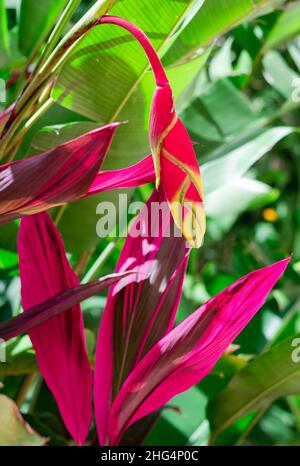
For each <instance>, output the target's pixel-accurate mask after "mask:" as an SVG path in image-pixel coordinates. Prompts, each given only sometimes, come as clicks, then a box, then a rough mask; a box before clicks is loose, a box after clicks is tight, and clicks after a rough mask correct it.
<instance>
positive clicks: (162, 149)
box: [98, 16, 206, 247]
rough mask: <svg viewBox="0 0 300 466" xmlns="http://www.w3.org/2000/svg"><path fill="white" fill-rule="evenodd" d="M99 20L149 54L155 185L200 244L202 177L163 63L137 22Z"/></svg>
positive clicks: (178, 221)
mask: <svg viewBox="0 0 300 466" xmlns="http://www.w3.org/2000/svg"><path fill="white" fill-rule="evenodd" d="M98 22H99V23H100V24H115V25H117V26H120V27H122V28H124V29H126V30H127V31H129V32H130V33H131V34H132V35H133V36H134V37H135V38H136V39H137V40H138V41H139V43H140V44H141V46H142V47H143V49H144V51H145V53H146V55H147V57H148V60H149V63H150V65H151V67H152V70H153V74H154V78H155V83H156V90H155V92H154V96H153V100H152V106H151V113H150V125H149V136H150V146H151V151H152V156H153V162H154V168H155V175H156V187H157V188H158V187H159V185H160V183H161V184H162V186H163V189H164V193H165V196H166V199H167V201H168V203H169V206H170V210H171V213H172V216H173V219H174V222H175V224H176V225H177V227H178V228H179V229H180V230H182V232H183V235H184V236H185V238H186V239H187V240H188V241H189V243H190V244H191V246H193V247H200V246H201V244H202V241H203V236H204V233H205V228H206V220H205V210H204V204H203V199H204V192H203V185H202V179H201V175H200V170H199V166H198V162H197V157H196V154H195V151H194V148H193V144H192V142H191V140H190V137H189V135H188V132H187V130H186V128H185V127H184V125H183V123H182V122H181V120H180V119H179V118H178V116H177V114H176V111H175V103H174V99H173V94H172V89H171V87H170V84H169V81H168V77H167V75H166V73H165V70H164V68H163V66H162V63H161V62H160V59H159V57H158V55H157V53H156V51H155V49H154V48H153V46H152V44H151V43H150V41H149V39H148V37H147V36H146V35H145V34H144V33H143V31H141V30H140V29H139V28H138V27H137V26H135V25H134V24H132V23H130V22H129V21H127V20H125V19H124V18H119V17H116V16H104V17H102V18H101V19H100V20H99V21H98Z"/></svg>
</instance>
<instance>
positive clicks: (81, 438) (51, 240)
mask: <svg viewBox="0 0 300 466" xmlns="http://www.w3.org/2000/svg"><path fill="white" fill-rule="evenodd" d="M18 253H19V265H20V278H21V297H22V306H23V309H24V311H25V312H24V316H26V314H27V311H26V310H27V309H30V308H31V307H32V306H37V305H39V304H40V303H42V302H43V301H45V300H47V299H49V298H51V297H53V296H55V295H56V294H57V293H60V292H62V291H64V290H65V289H67V288H70V287H74V286H78V285H79V282H78V278H77V277H76V275H75V273H74V272H73V270H72V268H71V267H70V265H69V262H68V260H67V257H66V254H65V250H64V245H63V241H62V238H61V236H60V234H59V231H58V230H57V228H56V227H55V225H54V223H53V222H52V220H51V218H50V216H49V215H48V214H47V213H46V212H43V213H40V214H37V215H32V216H30V217H28V218H26V219H23V220H21V226H20V232H19V236H18ZM29 336H30V339H31V341H32V345H33V347H34V349H35V352H36V357H37V361H38V364H39V368H40V370H41V373H42V374H43V376H44V378H45V381H46V383H47V385H48V387H49V389H50V390H51V392H52V393H53V396H54V398H55V399H56V401H57V404H58V407H59V410H60V412H61V415H62V418H63V420H64V423H65V425H66V427H67V428H68V430H69V432H70V434H71V435H72V437H73V438H74V440H75V441H76V442H77V443H78V444H81V445H82V444H83V443H84V442H85V439H86V437H87V434H88V431H89V427H90V424H91V421H92V409H91V403H92V371H91V368H90V364H89V360H88V354H87V349H86V342H85V336H84V326H83V319H82V313H81V309H80V306H79V305H78V304H76V305H74V306H72V307H70V308H69V309H68V310H66V311H65V312H64V313H61V314H59V315H56V316H54V317H52V319H50V320H48V321H47V322H44V323H42V324H40V325H39V326H38V327H36V328H32V329H31V330H30V331H29ZM74 387H76V389H74Z"/></svg>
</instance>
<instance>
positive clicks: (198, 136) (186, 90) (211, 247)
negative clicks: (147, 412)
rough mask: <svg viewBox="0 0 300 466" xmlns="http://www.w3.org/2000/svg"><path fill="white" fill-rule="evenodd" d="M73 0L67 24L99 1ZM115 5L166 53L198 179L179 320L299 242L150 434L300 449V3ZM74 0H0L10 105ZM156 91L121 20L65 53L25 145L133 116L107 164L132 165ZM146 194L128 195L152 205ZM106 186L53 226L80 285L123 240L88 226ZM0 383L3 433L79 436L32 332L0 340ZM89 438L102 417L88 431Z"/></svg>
mask: <svg viewBox="0 0 300 466" xmlns="http://www.w3.org/2000/svg"><path fill="white" fill-rule="evenodd" d="M70 3H72V4H73V9H74V13H73V16H72V18H71V20H69V21H68V23H67V24H66V26H65V32H67V31H68V30H69V29H70V28H71V27H72V25H73V24H75V23H76V21H79V20H81V18H82V17H83V15H84V14H85V13H86V12H87V11H88V9H89V8H90V7H92V6H93V5H94V4H95V3H97V4H98V3H99V1H98V2H94V1H87V0H85V1H79V0H78V1H77V2H76V1H75V2H74V1H73V2H70ZM111 3H114V5H113V6H112V8H111V10H110V13H111V14H115V15H119V16H123V17H125V18H127V19H129V20H131V21H133V22H134V23H136V24H137V25H138V26H140V27H141V28H142V29H143V30H144V31H145V33H146V34H147V35H148V36H149V38H150V39H151V41H152V43H153V45H154V46H155V47H156V49H157V50H158V51H159V54H160V56H161V58H162V60H163V63H164V65H165V66H166V70H167V73H168V76H169V78H170V80H171V83H172V86H173V89H174V94H175V96H176V100H177V108H178V111H179V114H180V116H181V117H182V119H183V121H184V123H185V124H186V126H187V128H188V130H189V133H190V135H191V137H192V139H193V141H195V143H196V145H195V148H196V151H197V155H198V156H199V163H200V166H201V169H202V174H203V178H204V186H205V191H206V206H207V215H208V232H207V234H206V238H205V243H204V246H203V247H202V248H201V249H200V250H193V251H192V254H191V258H190V263H189V268H188V274H187V277H186V280H185V284H184V294H183V299H182V301H181V304H180V309H179V312H178V321H180V320H182V319H183V318H185V317H186V316H187V315H188V314H190V313H191V312H192V311H193V310H194V309H195V308H196V307H198V306H199V305H200V304H201V303H203V302H204V301H205V300H207V299H208V298H210V297H211V296H213V295H215V294H216V293H218V292H219V291H221V290H222V289H224V288H225V287H226V286H228V285H229V284H230V283H232V282H233V281H234V280H236V279H238V278H239V277H240V276H242V275H244V274H246V273H248V272H250V271H251V270H253V269H255V268H259V267H262V266H265V265H267V264H270V263H272V262H275V261H276V260H279V259H281V258H283V257H286V256H287V255H289V254H290V253H292V254H293V261H292V265H291V266H290V267H289V268H288V270H287V272H286V274H285V276H284V278H283V279H281V281H280V282H279V284H278V285H277V287H276V288H275V289H274V290H273V292H272V293H271V295H270V296H269V299H268V301H267V303H266V304H265V306H264V307H263V309H262V310H261V311H260V312H259V313H258V314H257V316H256V317H255V318H254V319H253V320H252V322H251V323H250V324H249V325H248V326H247V328H246V329H245V330H244V332H243V333H242V334H241V335H240V337H239V338H238V340H237V341H236V345H237V346H236V347H234V348H233V352H231V353H228V354H226V355H224V356H223V357H222V358H221V359H220V361H219V362H218V363H217V365H216V367H215V368H214V369H213V371H212V372H211V374H210V375H209V376H208V377H207V378H206V379H205V380H204V381H202V382H201V383H200V384H199V385H198V386H197V387H194V388H192V389H191V390H189V391H187V392H186V393H183V394H182V395H179V396H178V397H176V398H175V399H173V400H172V401H171V402H170V403H169V405H168V406H167V407H166V408H165V409H163V410H162V412H161V413H160V417H159V419H158V420H157V421H156V423H155V424H154V426H153V427H152V428H151V429H150V431H149V433H148V435H147V437H146V440H145V444H147V445H151V444H152V445H207V444H208V443H209V442H210V443H216V444H220V445H248V444H250V445H261V444H267V445H278V444H279V445H283V444H284V445H297V444H298V445H299V444H300V362H299V363H298V364H297V363H293V362H292V361H291V353H292V349H293V347H292V342H293V340H294V338H295V335H297V333H298V332H300V297H299V283H300V203H299V198H300V170H299V168H300V138H299V126H300V110H299V107H300V36H299V32H300V1H275V0H273V1H272V0H190V1H189V0H184V1H183V0H180V1H179V0H139V1H136V0H116V1H115V2H111ZM67 4H68V2H67V1H66V0H43V1H40V0H22V1H18V0H7V1H4V0H0V78H2V80H3V81H0V95H1V97H3V98H2V99H0V100H2V101H3V102H2V104H0V105H2V108H5V107H7V106H8V105H9V104H10V103H12V102H13V101H14V100H15V99H16V96H17V94H18V92H19V91H20V89H21V88H22V86H23V85H24V82H25V79H26V76H28V74H29V73H30V72H31V70H32V68H33V67H34V63H35V61H36V58H37V57H38V56H39V55H40V53H41V50H43V48H44V47H45V43H47V39H48V37H49V34H50V33H51V30H52V28H53V26H54V25H55V23H56V22H57V19H58V17H59V16H60V15H61V12H62V11H63V8H64V7H65V6H66V5H67ZM4 83H6V87H7V90H6V99H5V98H4V97H5V88H4V87H5V86H4ZM153 89H154V83H153V78H152V74H151V72H150V71H149V70H148V68H147V62H146V59H145V56H144V54H143V52H142V50H141V48H140V46H139V45H138V44H137V43H136V42H134V41H133V40H132V38H129V36H128V34H127V33H126V32H124V31H122V30H121V31H120V29H118V28H115V27H109V26H103V27H102V26H101V27H98V28H95V29H94V30H93V31H91V32H90V33H89V34H87V35H86V36H85V37H84V39H83V40H82V41H81V42H80V43H79V44H78V45H76V47H75V48H74V49H73V50H72V52H71V54H70V56H69V59H68V61H67V62H66V63H65V64H64V66H63V68H62V69H61V72H60V74H59V76H58V78H57V79H56V81H55V86H54V88H53V91H52V99H53V101H52V105H51V107H50V108H49V109H48V110H47V111H46V112H45V113H44V114H43V115H42V117H41V118H40V119H39V120H38V121H36V122H34V124H33V125H32V127H31V128H30V130H29V132H28V133H27V135H26V137H25V139H24V141H23V144H22V146H21V147H20V149H19V152H18V157H20V158H22V157H24V156H26V155H32V154H36V153H40V152H41V151H43V150H46V149H48V148H50V147H54V146H56V145H57V144H58V143H60V142H62V141H65V140H69V139H72V137H74V136H75V135H79V134H83V133H84V132H86V131H88V130H89V129H91V128H94V127H95V126H99V125H101V124H105V123H108V122H110V121H113V120H121V121H122V120H124V121H128V124H126V125H122V126H121V128H120V129H119V130H118V133H117V135H116V139H115V140H114V142H113V146H112V149H111V151H110V153H109V155H108V157H107V161H106V162H105V168H118V167H121V166H126V165H129V164H131V163H134V162H135V161H137V160H139V159H141V158H142V157H144V156H145V155H147V154H148V153H149V144H148V139H147V124H148V114H149V106H150V102H151V96H152V93H153ZM0 109H1V107H0ZM151 190H152V187H151V186H145V187H142V188H139V189H137V190H135V191H134V192H130V193H129V195H130V197H131V198H134V199H136V200H142V201H145V200H146V199H147V198H148V196H149V194H150V193H151ZM113 196H116V195H115V194H113V193H108V194H106V195H105V197H104V196H103V195H101V196H97V198H96V199H95V198H90V199H88V200H85V201H81V202H78V203H75V204H73V205H71V206H68V208H67V209H65V211H64V214H63V216H62V218H61V220H60V222H59V229H60V231H61V232H62V234H63V237H64V240H65V244H66V247H67V250H68V253H69V258H70V261H71V263H72V264H76V262H77V263H78V258H79V259H80V261H81V265H83V266H82V267H81V270H82V277H81V278H82V280H83V281H88V280H90V279H91V278H97V277H99V276H100V275H103V274H106V273H111V272H112V271H113V270H114V268H115V264H116V261H117V259H118V256H119V253H120V250H121V247H122V244H123V240H115V239H114V238H108V239H101V240H100V239H99V238H97V236H96V234H95V225H96V221H97V215H96V205H97V203H98V202H99V201H100V200H103V199H105V198H106V199H108V198H109V199H111V198H112V197H113ZM17 231H18V222H14V223H11V224H9V225H7V226H5V227H1V228H0V306H1V309H0V321H3V320H6V319H7V318H9V317H11V316H14V315H16V314H17V313H18V312H20V284H19V278H18V259H17V254H16V236H17ZM104 305H105V295H103V296H95V297H93V298H92V299H89V300H87V301H86V302H84V303H83V306H82V308H83V312H84V318H85V327H86V336H87V341H88V347H89V352H90V356H91V360H93V355H94V350H95V341H96V336H97V331H98V327H99V321H100V319H101V313H102V311H103V308H104ZM49 345H51V342H49ZM0 381H1V382H2V384H3V386H2V389H1V395H0V405H1V406H0V421H1V422H0V444H5V445H7V444H23V445H29V444H30V445H42V444H44V443H45V441H46V440H45V438H48V444H50V445H51V444H54V445H67V444H70V438H69V437H68V434H67V432H66V430H65V428H64V426H63V424H62V422H61V419H60V416H59V413H58V411H57V408H56V405H55V402H54V400H53V398H52V396H51V394H50V392H49V391H48V389H47V387H46V386H45V384H44V383H43V381H42V379H41V377H40V375H39V373H38V371H37V364H36V359H35V356H34V353H33V350H32V347H31V344H30V341H29V338H28V337H27V336H23V337H19V338H17V339H15V340H13V341H11V342H9V343H8V344H7V362H6V363H0ZM12 400H14V401H15V402H16V403H17V405H18V407H19V409H20V410H21V413H22V415H23V420H24V421H21V419H20V418H19V417H18V416H16V410H15V409H14V404H13V403H14V402H13V401H12ZM25 420H26V422H28V423H29V424H30V425H31V426H32V428H33V429H34V432H32V431H30V429H29V428H28V426H27V425H26V424H25ZM8 422H9V423H10V425H11V426H12V427H11V429H10V431H9V432H7V429H6V428H5V425H7V423H8ZM94 434H95V431H94V428H93V429H92V430H91V434H90V439H93V435H94Z"/></svg>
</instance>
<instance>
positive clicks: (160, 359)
mask: <svg viewBox="0 0 300 466" xmlns="http://www.w3.org/2000/svg"><path fill="white" fill-rule="evenodd" d="M289 260H290V258H288V259H285V260H282V261H280V262H277V263H275V264H273V265H271V266H269V267H265V268H263V269H260V270H256V271H254V272H252V273H250V274H248V275H246V276H244V277H242V278H241V279H240V280H238V281H237V282H235V283H234V284H232V285H231V286H229V287H228V288H226V289H225V290H224V291H222V292H221V293H219V294H218V295H217V296H215V297H214V298H212V299H211V300H209V301H208V302H207V303H205V304H204V305H203V306H201V307H200V308H199V309H198V310H196V311H195V312H194V313H193V314H191V315H190V316H189V317H188V318H187V319H185V320H184V321H183V322H182V323H181V324H179V325H177V327H175V328H174V329H173V330H172V331H170V332H169V333H167V335H165V336H164V337H163V338H161V339H160V340H159V341H158V342H157V343H156V344H154V346H153V347H152V348H151V349H150V350H149V351H148V352H147V353H146V354H145V355H144V357H143V358H142V359H140V360H139V363H138V364H137V365H135V367H134V368H133V370H131V371H130V373H129V375H128V377H127V379H126V380H125V381H124V383H123V385H122V387H121V388H120V389H119V391H118V393H117V394H116V395H115V397H114V400H113V403H112V406H111V408H110V412H109V417H108V421H106V425H105V428H104V430H103V427H102V428H101V431H102V430H103V432H101V431H100V433H101V436H100V442H102V444H104V440H105V443H106V444H108V445H118V444H119V442H120V440H121V438H122V436H123V434H124V432H125V431H126V429H128V427H130V426H131V425H132V424H133V423H135V422H136V421H138V420H139V419H141V418H143V417H144V416H147V415H148V414H150V413H152V412H154V411H156V410H158V409H159V408H161V407H162V406H163V405H164V404H166V403H167V402H168V401H169V400H170V399H171V398H172V397H174V396H175V395H177V394H179V393H181V392H183V391H185V390H187V389H189V388H190V387H191V386H193V385H194V384H196V383H198V382H199V381H200V380H201V379H203V377H205V376H206V375H207V374H208V373H209V372H210V371H211V369H212V368H213V366H214V365H215V363H216V362H217V360H218V359H219V358H220V356H221V355H222V354H223V353H224V352H225V351H226V349H227V348H228V346H229V345H230V344H231V342H232V341H233V340H234V339H235V338H236V337H237V336H238V334H239V333H240V332H241V331H242V330H243V328H244V327H245V326H246V325H247V324H248V322H249V321H250V320H251V319H252V317H253V316H254V315H255V314H256V312H257V311H258V310H259V309H260V308H261V306H262V305H263V304H264V302H265V300H266V297H267V295H268V293H269V292H270V290H271V289H272V288H273V286H274V285H275V283H276V281H277V280H278V279H279V278H280V276H281V275H282V273H283V272H284V270H285V269H286V267H287V265H288V262H289ZM111 299H113V298H112V296H111V295H109V300H111ZM139 299H140V298H139V297H138V296H135V297H131V301H130V304H131V309H132V308H134V306H135V303H136V300H139ZM107 306H108V308H109V307H110V302H108V304H107ZM119 309H123V312H125V317H124V314H123V315H118V317H117V316H116V315H115V316H113V315H112V317H114V318H115V319H116V320H117V323H115V326H114V327H113V329H112V331H111V333H110V334H107V335H106V339H105V341H104V342H102V344H101V346H100V347H101V349H102V351H104V352H105V354H106V355H107V354H109V352H110V351H111V340H112V341H114V340H113V338H114V336H115V332H117V329H118V328H119V327H118V322H120V321H122V319H123V318H124V319H125V318H126V316H127V311H124V307H123V302H122V301H121V302H119V303H116V302H115V303H114V310H115V314H116V310H119ZM119 312H120V311H119ZM136 318H138V317H136ZM131 325H135V323H134V322H132V323H131ZM100 335H102V337H103V334H102V333H101V332H100ZM123 338H126V337H125V336H124V337H123ZM131 341H132V340H131ZM105 346H106V350H105ZM98 357H99V358H100V357H101V354H99V355H98ZM115 364H116V362H115ZM117 367H118V366H117ZM96 369H97V367H96ZM110 371H111V370H110ZM97 376H98V374H97V372H96V374H95V377H97ZM96 383H97V379H96ZM107 383H109V382H107ZM99 388H100V387H98V389H99ZM96 395H97V396H99V393H98V391H96ZM96 409H99V410H100V413H101V412H103V408H102V409H100V407H99V406H98V407H97V404H96ZM104 409H105V406H104ZM97 415H98V423H99V422H100V414H99V413H97V412H96V419H97ZM98 428H99V427H98ZM104 434H105V439H104Z"/></svg>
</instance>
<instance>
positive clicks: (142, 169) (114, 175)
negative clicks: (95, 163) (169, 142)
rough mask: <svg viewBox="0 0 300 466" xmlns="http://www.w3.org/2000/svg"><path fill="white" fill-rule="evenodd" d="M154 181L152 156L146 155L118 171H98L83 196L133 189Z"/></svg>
mask: <svg viewBox="0 0 300 466" xmlns="http://www.w3.org/2000/svg"><path fill="white" fill-rule="evenodd" d="M154 181H155V173H154V167H153V160H152V156H151V155H148V157H145V158H144V159H143V160H141V161H140V162H138V163H136V164H134V165H131V166H129V167H126V168H120V169H119V170H107V171H100V172H99V173H98V174H97V176H96V178H95V179H94V181H93V182H92V184H91V185H90V187H89V189H88V192H87V193H86V194H85V195H84V196H83V197H86V196H91V195H92V194H96V193H100V192H101V191H107V190H110V189H118V188H135V187H137V186H141V185H143V184H147V183H153V182H154Z"/></svg>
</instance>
